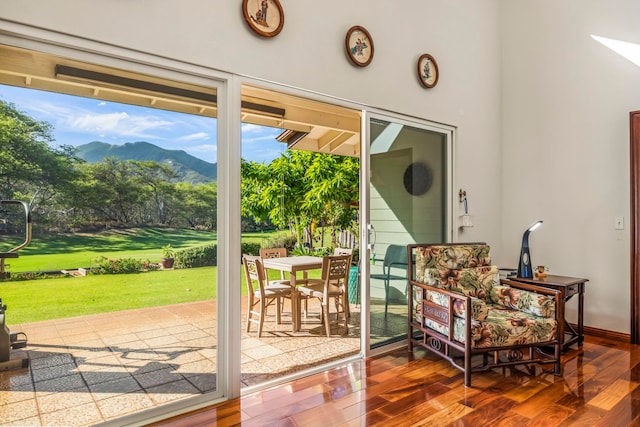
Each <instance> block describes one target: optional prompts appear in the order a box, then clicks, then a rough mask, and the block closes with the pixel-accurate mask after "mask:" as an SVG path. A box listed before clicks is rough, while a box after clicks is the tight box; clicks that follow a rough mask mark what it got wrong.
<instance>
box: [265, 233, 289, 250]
mask: <svg viewBox="0 0 640 427" xmlns="http://www.w3.org/2000/svg"><path fill="white" fill-rule="evenodd" d="M296 243H297V239H296V236H294V235H293V234H289V233H287V234H278V235H276V236H274V237H271V238H269V239H267V240H266V241H264V242H263V243H262V246H261V247H262V248H287V250H288V251H289V252H291V250H292V249H293V248H295V247H296Z"/></svg>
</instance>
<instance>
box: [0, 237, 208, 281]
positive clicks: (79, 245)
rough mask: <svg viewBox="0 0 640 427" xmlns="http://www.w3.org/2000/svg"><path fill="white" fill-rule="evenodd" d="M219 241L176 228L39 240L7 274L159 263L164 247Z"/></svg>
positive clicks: (180, 247)
mask: <svg viewBox="0 0 640 427" xmlns="http://www.w3.org/2000/svg"><path fill="white" fill-rule="evenodd" d="M216 239H217V235H216V233H212V232H205V231H194V230H190V229H177V228H133V229H124V230H117V229H112V230H107V231H101V232H99V233H76V234H64V235H62V234H61V235H56V236H46V237H38V236H36V237H34V238H33V239H32V240H31V243H29V246H27V247H26V248H24V249H23V250H21V251H20V253H19V255H20V257H19V258H17V259H11V260H8V261H9V264H10V268H9V269H8V270H9V271H11V272H20V271H49V270H72V269H76V268H78V267H91V265H93V263H94V260H95V259H96V258H97V257H100V256H105V257H107V258H109V257H111V258H115V257H118V258H126V257H131V258H142V259H148V260H149V261H152V262H159V261H160V258H162V247H163V246H165V245H169V244H170V245H171V246H173V247H174V248H175V249H183V248H188V247H192V246H200V245H205V244H210V243H215V242H216ZM7 249H9V248H7Z"/></svg>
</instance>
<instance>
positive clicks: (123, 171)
mask: <svg viewBox="0 0 640 427" xmlns="http://www.w3.org/2000/svg"><path fill="white" fill-rule="evenodd" d="M86 172H87V173H88V174H89V175H90V176H92V177H93V181H92V185H91V186H90V187H88V188H86V189H85V191H89V192H91V193H92V195H91V196H88V197H86V198H85V202H86V203H90V205H88V207H90V208H91V209H93V210H94V211H95V212H97V213H99V214H101V216H102V217H103V220H105V221H111V222H117V223H120V224H122V225H126V226H130V225H133V224H134V223H135V221H134V220H135V219H137V221H139V222H144V221H145V219H146V218H145V216H146V215H145V214H144V213H143V212H142V210H141V206H142V204H143V201H144V200H145V199H146V198H147V197H148V196H147V194H145V192H146V191H148V190H146V189H144V188H140V185H139V183H138V182H137V181H136V180H135V176H134V172H133V168H132V166H131V163H130V162H128V161H122V160H118V159H116V158H114V157H107V158H106V159H104V160H103V161H102V162H100V163H93V164H90V165H87V166H86Z"/></svg>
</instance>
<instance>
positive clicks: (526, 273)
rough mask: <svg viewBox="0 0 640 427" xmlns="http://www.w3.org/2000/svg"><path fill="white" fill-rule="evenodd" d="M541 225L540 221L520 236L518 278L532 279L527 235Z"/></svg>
mask: <svg viewBox="0 0 640 427" xmlns="http://www.w3.org/2000/svg"><path fill="white" fill-rule="evenodd" d="M541 225H542V221H537V222H535V223H534V224H533V225H531V227H529V228H527V230H526V231H525V232H524V235H523V236H522V249H520V263H519V264H518V277H525V278H527V279H532V278H533V270H532V269H531V254H530V253H529V233H531V232H532V231H533V230H535V229H536V228H538V227H540V226H541Z"/></svg>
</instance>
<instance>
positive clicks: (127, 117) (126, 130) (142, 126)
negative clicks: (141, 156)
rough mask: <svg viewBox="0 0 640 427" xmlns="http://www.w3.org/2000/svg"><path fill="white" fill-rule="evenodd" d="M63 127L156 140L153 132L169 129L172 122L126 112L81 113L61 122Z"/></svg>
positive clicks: (78, 130) (156, 136)
mask: <svg viewBox="0 0 640 427" xmlns="http://www.w3.org/2000/svg"><path fill="white" fill-rule="evenodd" d="M62 123H63V124H64V126H65V127H66V128H67V129H68V130H70V131H75V132H96V133H100V134H102V135H115V136H122V137H129V138H150V139H156V138H158V137H159V136H158V135H157V134H155V133H154V132H157V131H158V130H162V129H164V130H168V129H170V127H171V125H172V124H173V122H171V121H168V120H163V119H160V118H157V117H154V116H147V115H135V114H134V115H132V114H129V113H127V112H113V113H105V114H100V113H94V112H87V111H84V112H81V113H80V114H75V115H72V116H71V117H68V118H66V119H65V120H63V122H62Z"/></svg>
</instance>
